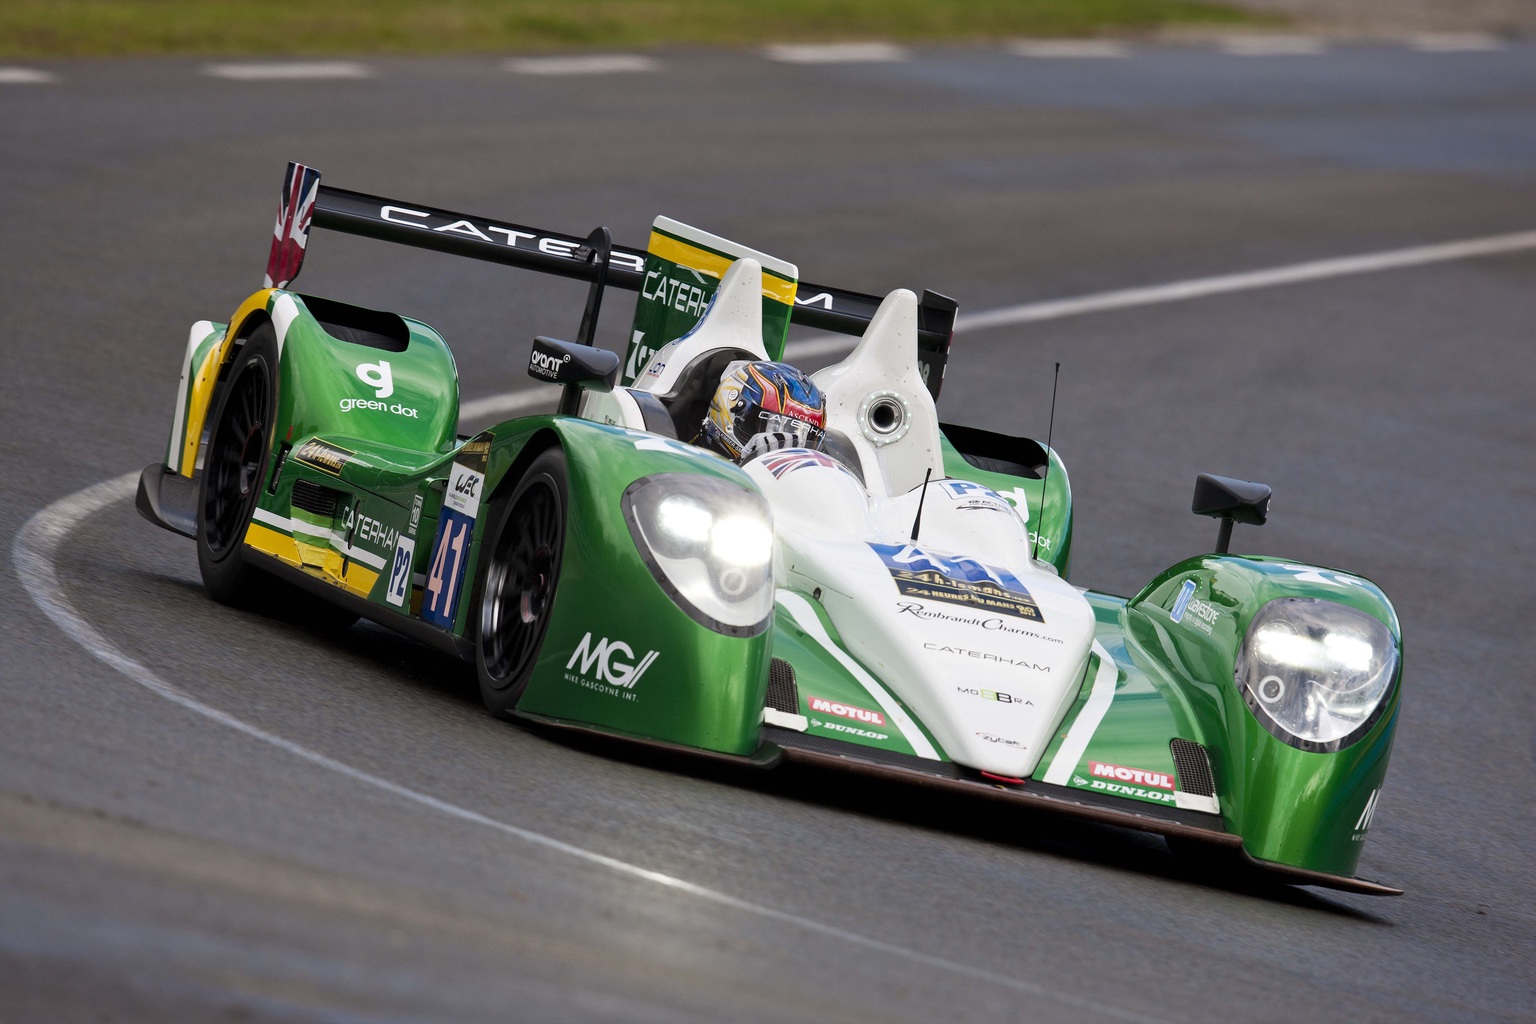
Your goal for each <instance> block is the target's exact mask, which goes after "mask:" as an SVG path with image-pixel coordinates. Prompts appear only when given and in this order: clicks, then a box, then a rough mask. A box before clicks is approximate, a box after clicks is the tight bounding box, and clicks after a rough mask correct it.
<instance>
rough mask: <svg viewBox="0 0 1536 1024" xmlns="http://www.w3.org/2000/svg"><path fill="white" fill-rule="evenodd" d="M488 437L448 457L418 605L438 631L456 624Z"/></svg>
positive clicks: (487, 457)
mask: <svg viewBox="0 0 1536 1024" xmlns="http://www.w3.org/2000/svg"><path fill="white" fill-rule="evenodd" d="M493 436H494V435H493V434H492V433H491V432H490V431H488V430H487V431H483V432H481V433H479V434H476V435H475V436H474V437H473V438H471V439H470V440H468V441H465V442H464V446H463V447H462V448H460V449H459V453H458V455H456V456H454V460H453V466H452V467H451V468H450V470H449V473H448V486H447V489H446V490H445V491H444V492H443V510H442V514H441V515H440V516H439V517H438V520H437V535H436V537H434V538H433V541H432V557H431V558H430V559H429V560H428V562H427V582H426V586H425V587H423V588H422V589H423V594H422V599H421V617H422V618H423V619H424V620H426V621H427V622H430V623H432V624H433V625H434V626H437V627H438V628H440V629H449V630H451V629H452V628H453V623H454V620H455V619H456V618H458V613H459V601H460V599H461V598H462V597H463V595H464V573H465V570H466V569H467V567H468V565H469V548H470V545H471V543H473V541H474V536H475V518H476V516H478V515H479V514H480V498H481V492H482V491H483V490H484V489H485V471H486V469H487V468H488V466H489V465H490V456H491V440H492V438H493ZM407 572H409V570H407ZM407 578H409V577H407Z"/></svg>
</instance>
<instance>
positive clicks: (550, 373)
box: [528, 349, 571, 377]
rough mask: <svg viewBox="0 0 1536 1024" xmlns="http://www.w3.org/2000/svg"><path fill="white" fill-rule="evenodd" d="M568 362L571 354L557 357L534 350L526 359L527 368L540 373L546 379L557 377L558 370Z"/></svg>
mask: <svg viewBox="0 0 1536 1024" xmlns="http://www.w3.org/2000/svg"><path fill="white" fill-rule="evenodd" d="M570 361H571V354H570V353H569V352H567V353H566V354H565V355H563V356H557V355H551V354H550V353H548V352H540V351H539V350H538V349H534V351H533V354H532V355H530V356H529V357H528V368H529V369H530V370H534V371H537V372H538V373H542V374H543V375H544V376H546V377H555V376H558V375H559V373H560V369H561V368H562V367H563V366H565V364H566V363H568V362H570Z"/></svg>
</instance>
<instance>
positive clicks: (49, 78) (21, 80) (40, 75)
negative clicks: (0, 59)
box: [0, 68, 59, 85]
mask: <svg viewBox="0 0 1536 1024" xmlns="http://www.w3.org/2000/svg"><path fill="white" fill-rule="evenodd" d="M58 80H59V76H58V75H55V74H53V73H52V72H49V71H38V70H37V69H36V68H0V85H51V84H53V83H54V82H57V81H58Z"/></svg>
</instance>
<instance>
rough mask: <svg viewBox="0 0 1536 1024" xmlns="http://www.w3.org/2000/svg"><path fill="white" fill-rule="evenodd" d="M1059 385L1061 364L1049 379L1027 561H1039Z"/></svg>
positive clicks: (1049, 480) (1049, 479)
mask: <svg viewBox="0 0 1536 1024" xmlns="http://www.w3.org/2000/svg"><path fill="white" fill-rule="evenodd" d="M1059 383H1061V364H1060V363H1057V364H1056V375H1055V376H1054V377H1052V378H1051V419H1050V422H1049V423H1047V424H1046V427H1045V472H1044V473H1043V474H1042V475H1041V477H1040V509H1039V512H1040V521H1039V522H1038V523H1036V524H1035V544H1034V548H1033V549H1032V550H1031V551H1030V553H1029V560H1030V561H1031V562H1037V561H1039V560H1040V534H1041V532H1042V531H1043V530H1044V529H1045V485H1046V484H1048V483H1050V482H1051V437H1052V436H1053V435H1054V434H1055V431H1056V385H1057V384H1059Z"/></svg>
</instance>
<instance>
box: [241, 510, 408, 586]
mask: <svg viewBox="0 0 1536 1024" xmlns="http://www.w3.org/2000/svg"><path fill="white" fill-rule="evenodd" d="M245 543H246V544H248V545H249V546H250V547H253V548H255V549H256V550H257V551H260V552H261V553H262V554H264V555H271V556H272V557H273V558H276V559H277V560H278V561H280V562H282V563H283V564H284V565H291V566H293V567H294V568H295V569H302V570H303V571H305V572H307V573H309V574H310V575H311V576H315V577H317V578H320V579H324V580H326V581H328V582H331V583H335V584H337V585H339V586H340V587H341V588H342V589H343V590H345V591H347V592H348V593H351V594H356V595H357V596H358V597H363V598H366V597H367V596H368V595H369V594H371V593H373V587H374V584H375V583H377V582H378V581H379V574H378V573H376V572H374V571H373V570H372V569H370V568H368V567H367V566H366V565H359V564H358V563H356V562H348V563H347V564H346V575H345V576H343V575H342V567H343V566H342V563H343V558H342V555H341V554H340V553H339V552H337V551H334V550H329V549H327V550H326V555H325V565H324V567H323V568H322V569H321V571H319V572H317V571H316V570H315V567H314V566H309V565H305V564H304V562H303V560H302V559H301V558H300V557H299V546H298V544H296V543H295V542H294V539H293V538H292V537H290V536H288V535H287V534H286V533H279V532H278V531H277V530H274V529H272V528H271V527H269V526H263V525H261V524H260V523H252V524H251V525H250V526H248V527H246V530H245ZM305 547H306V548H307V547H309V545H307V544H306V545H305Z"/></svg>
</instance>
